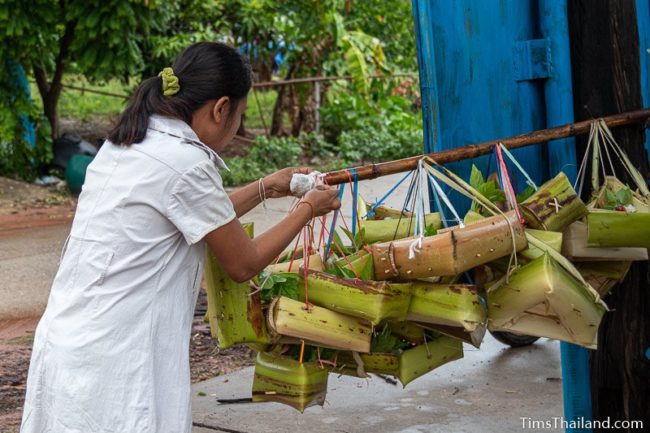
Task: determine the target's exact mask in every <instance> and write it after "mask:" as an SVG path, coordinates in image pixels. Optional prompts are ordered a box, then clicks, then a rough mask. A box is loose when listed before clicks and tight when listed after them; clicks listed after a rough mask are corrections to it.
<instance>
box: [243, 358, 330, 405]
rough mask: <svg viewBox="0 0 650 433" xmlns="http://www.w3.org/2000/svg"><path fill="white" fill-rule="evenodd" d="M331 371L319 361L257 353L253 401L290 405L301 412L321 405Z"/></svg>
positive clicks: (323, 401)
mask: <svg viewBox="0 0 650 433" xmlns="http://www.w3.org/2000/svg"><path fill="white" fill-rule="evenodd" d="M328 376H329V371H328V370H327V369H325V368H322V367H321V366H319V365H318V364H317V363H316V362H300V361H296V360H294V359H292V358H289V357H287V356H282V355H280V354H278V353H264V352H260V353H258V354H257V358H256V360H255V374H254V376H253V401H254V402H270V401H274V402H278V403H284V404H287V405H289V406H291V407H293V408H295V409H297V410H299V411H300V412H304V411H305V409H306V408H308V407H309V406H316V405H317V406H322V405H323V404H324V403H325V395H326V394H327V379H328Z"/></svg>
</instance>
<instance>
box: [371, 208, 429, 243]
mask: <svg viewBox="0 0 650 433" xmlns="http://www.w3.org/2000/svg"><path fill="white" fill-rule="evenodd" d="M424 221H425V226H427V227H428V226H430V225H432V226H433V227H434V228H435V229H436V230H438V229H439V228H440V227H442V221H441V220H440V214H439V213H438V212H435V213H430V214H426V215H425V217H424ZM361 227H362V228H363V230H364V232H363V240H364V241H365V242H366V243H367V244H373V243H375V242H386V241H391V240H393V239H403V238H405V237H408V236H411V233H409V231H411V232H412V231H413V229H414V228H415V222H414V221H411V219H410V218H401V219H399V217H398V219H383V220H365V221H361Z"/></svg>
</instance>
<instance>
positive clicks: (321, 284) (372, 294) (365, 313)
mask: <svg viewBox="0 0 650 433" xmlns="http://www.w3.org/2000/svg"><path fill="white" fill-rule="evenodd" d="M300 284H304V280H302V282H301V283H300ZM409 289H410V287H409V285H408V284H395V285H394V286H393V285H389V284H388V283H386V282H385V281H382V282H376V281H361V280H349V279H343V278H339V277H336V276H334V275H330V274H326V273H324V272H317V271H309V274H308V276H307V293H308V296H309V301H310V302H313V303H314V304H316V305H319V306H321V307H324V308H327V309H329V310H332V311H337V312H339V313H343V314H347V315H349V316H353V317H359V318H362V319H366V320H368V321H370V323H372V324H373V325H376V324H378V323H380V322H382V321H384V320H387V319H392V320H404V318H405V317H406V313H407V311H408V308H409V303H410V301H411V294H410V290H409Z"/></svg>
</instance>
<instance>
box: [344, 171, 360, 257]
mask: <svg viewBox="0 0 650 433" xmlns="http://www.w3.org/2000/svg"><path fill="white" fill-rule="evenodd" d="M345 173H346V174H347V175H348V181H349V183H350V196H351V197H352V206H354V205H355V199H354V188H352V187H351V185H352V173H350V170H345ZM356 202H357V203H359V200H358V198H357V200H356ZM352 215H353V217H354V216H355V215H356V219H357V227H358V228H359V239H361V243H362V244H364V243H365V242H363V234H362V233H361V217H359V210H358V209H352Z"/></svg>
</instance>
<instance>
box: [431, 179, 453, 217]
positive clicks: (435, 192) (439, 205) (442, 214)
mask: <svg viewBox="0 0 650 433" xmlns="http://www.w3.org/2000/svg"><path fill="white" fill-rule="evenodd" d="M429 186H430V187H431V191H433V200H434V201H435V204H436V209H438V212H440V221H442V225H443V226H444V227H445V228H447V227H449V224H448V223H447V216H446V215H445V208H444V207H443V206H442V203H440V197H439V196H438V190H437V189H436V187H435V186H434V185H433V181H432V180H431V176H429Z"/></svg>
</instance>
